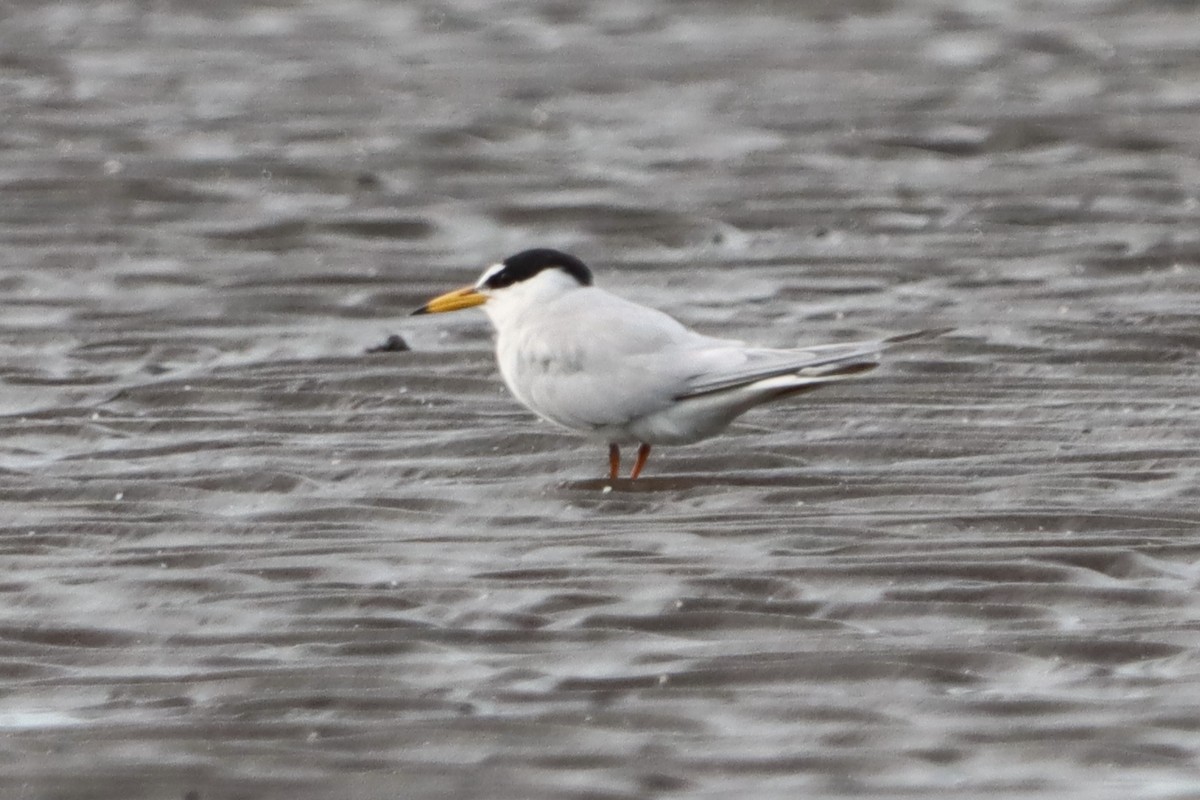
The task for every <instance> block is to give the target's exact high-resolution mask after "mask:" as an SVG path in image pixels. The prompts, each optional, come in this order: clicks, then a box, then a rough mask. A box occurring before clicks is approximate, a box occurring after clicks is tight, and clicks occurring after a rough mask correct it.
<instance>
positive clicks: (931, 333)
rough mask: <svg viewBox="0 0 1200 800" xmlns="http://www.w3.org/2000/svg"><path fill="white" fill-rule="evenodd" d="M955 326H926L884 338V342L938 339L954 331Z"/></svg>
mask: <svg viewBox="0 0 1200 800" xmlns="http://www.w3.org/2000/svg"><path fill="white" fill-rule="evenodd" d="M954 330H955V329H954V328H924V329H923V330H919V331H912V332H911V333H901V334H897V335H896V336H889V337H887V338H886V339H884V340H883V344H889V345H890V344H904V343H906V342H920V341H924V340H926V339H936V338H937V337H938V336H944V335H945V334H947V333H952V332H953V331H954Z"/></svg>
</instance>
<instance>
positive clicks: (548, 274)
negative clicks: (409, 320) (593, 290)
mask: <svg viewBox="0 0 1200 800" xmlns="http://www.w3.org/2000/svg"><path fill="white" fill-rule="evenodd" d="M591 285H592V271H591V270H589V269H588V268H587V265H586V264H584V263H583V262H582V261H580V260H579V259H578V258H576V257H575V256H573V255H569V254H567V253H563V252H561V251H559V250H551V249H549V248H538V249H536V250H524V251H522V252H520V253H517V254H516V255H514V256H509V257H508V258H506V259H504V260H503V261H501V262H500V263H499V264H493V265H491V266H490V267H488V268H487V269H485V270H484V271H483V274H482V275H480V276H479V280H477V281H475V283H473V284H472V285H470V286H464V287H462V288H461V289H455V290H454V291H452V292H446V293H445V294H443V295H439V296H437V297H435V298H433V299H432V300H430V301H429V302H428V303H426V304H425V305H423V306H421V307H420V308H418V309H417V310H416V311H414V312H413V314H414V315H415V314H439V313H442V312H444V311H458V310H459V309H462V308H471V307H472V306H478V305H482V304H483V303H490V304H492V306H493V307H494V309H493V308H488V309H485V310H487V311H493V310H494V311H496V312H500V311H501V309H500V307H507V308H513V309H521V308H525V307H527V306H531V305H538V304H541V303H545V302H548V301H550V300H552V299H554V298H555V297H557V296H559V295H561V294H563V293H564V292H568V291H571V290H573V289H578V288H580V287H583V286H591ZM492 316H493V318H494V314H493V315H492Z"/></svg>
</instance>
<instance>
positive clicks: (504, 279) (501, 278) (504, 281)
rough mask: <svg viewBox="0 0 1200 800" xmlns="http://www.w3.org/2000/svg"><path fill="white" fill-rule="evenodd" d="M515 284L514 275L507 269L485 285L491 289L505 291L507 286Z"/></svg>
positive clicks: (491, 278)
mask: <svg viewBox="0 0 1200 800" xmlns="http://www.w3.org/2000/svg"><path fill="white" fill-rule="evenodd" d="M513 283H514V281H513V276H512V273H510V272H509V271H508V270H506V269H502V270H500V271H499V272H497V273H496V274H495V275H493V276H491V277H490V278H488V279H487V280H486V281H484V284H483V285H484V286H486V287H487V288H489V289H503V288H504V287H505V286H512V285H513Z"/></svg>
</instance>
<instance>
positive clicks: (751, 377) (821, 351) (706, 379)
mask: <svg viewBox="0 0 1200 800" xmlns="http://www.w3.org/2000/svg"><path fill="white" fill-rule="evenodd" d="M947 330H949V329H947V328H939V329H929V330H923V331H916V332H914V333H905V334H901V335H899V336H891V337H888V338H886V339H876V340H872V341H863V342H848V343H845V344H825V345H816V346H814V347H805V348H801V349H796V350H772V349H766V348H761V349H760V348H746V349H742V350H740V353H741V355H743V356H744V360H743V361H742V363H740V364H730V365H728V366H724V367H721V368H717V369H714V370H709V371H706V372H702V373H699V374H696V375H692V376H690V377H689V378H688V380H687V385H686V388H685V389H684V390H683V391H682V392H680V393H679V394H677V395H676V396H675V399H676V400H683V399H686V398H689V397H696V396H698V395H704V394H711V393H713V392H720V391H723V390H725V389H732V388H735V387H737V386H745V385H747V384H750V383H754V382H756V381H760V380H764V379H767V378H775V377H779V376H782V375H795V376H796V377H797V378H799V379H805V378H807V379H811V381H812V382H813V383H819V382H820V381H821V379H822V378H828V379H830V380H832V379H835V378H837V377H841V376H845V375H853V374H855V373H858V372H864V371H866V370H868V369H871V368H873V367H875V366H876V365H877V364H878V363H879V356H880V354H881V353H882V351H883V350H885V349H887V348H888V347H890V346H892V345H895V344H900V343H902V342H911V341H916V340H919V339H926V338H931V337H933V336H938V335H941V334H943V333H945V332H947Z"/></svg>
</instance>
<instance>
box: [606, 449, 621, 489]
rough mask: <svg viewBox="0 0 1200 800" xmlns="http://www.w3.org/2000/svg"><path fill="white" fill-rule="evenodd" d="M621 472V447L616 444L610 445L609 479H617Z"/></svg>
mask: <svg viewBox="0 0 1200 800" xmlns="http://www.w3.org/2000/svg"><path fill="white" fill-rule="evenodd" d="M620 473H621V448H619V447H617V446H616V445H615V444H610V445H609V446H608V479H609V480H610V481H615V480H616V479H617V476H618V475H619V474H620Z"/></svg>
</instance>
